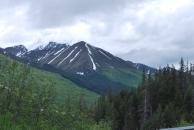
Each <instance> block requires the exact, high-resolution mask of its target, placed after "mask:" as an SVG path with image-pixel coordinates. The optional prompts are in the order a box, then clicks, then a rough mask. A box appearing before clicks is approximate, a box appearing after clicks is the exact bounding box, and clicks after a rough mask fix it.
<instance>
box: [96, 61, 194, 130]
mask: <svg viewBox="0 0 194 130" xmlns="http://www.w3.org/2000/svg"><path fill="white" fill-rule="evenodd" d="M94 111H95V115H94V118H95V119H96V121H97V122H98V121H102V120H104V121H107V122H110V124H111V127H112V130H156V129H159V128H169V127H175V126H180V125H188V124H190V123H192V122H194V65H192V64H190V65H188V63H187V64H186V65H185V64H184V61H183V59H181V62H180V69H179V70H176V69H175V67H174V66H172V67H169V66H167V67H165V68H163V69H159V70H158V71H157V72H156V73H155V74H154V75H151V74H146V73H145V72H143V76H142V83H141V84H140V85H139V87H138V88H137V89H135V90H133V91H126V90H125V91H121V92H120V93H119V94H113V93H112V92H111V89H110V90H108V91H107V94H106V95H103V96H101V97H100V98H99V100H98V102H97V103H96V106H95V109H94Z"/></svg>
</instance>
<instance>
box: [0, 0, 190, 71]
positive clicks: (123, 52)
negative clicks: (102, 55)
mask: <svg viewBox="0 0 194 130" xmlns="http://www.w3.org/2000/svg"><path fill="white" fill-rule="evenodd" d="M0 9H1V12H0V17H1V19H0V46H2V47H5V46H10V45H15V44H25V45H26V46H28V47H32V46H33V47H35V46H38V45H40V44H45V43H47V42H48V41H51V40H52V41H58V42H68V43H73V42H76V41H80V40H85V41H87V42H89V43H91V44H93V45H95V46H98V47H102V48H104V49H106V50H108V51H110V52H112V53H113V54H116V55H118V56H120V57H122V58H124V59H126V60H132V61H134V62H141V63H146V64H148V65H152V66H155V67H157V66H160V65H162V66H163V65H165V64H167V63H169V64H172V63H176V62H177V60H179V59H180V57H181V56H182V57H185V58H188V59H189V60H193V59H194V57H193V52H194V37H193V34H194V28H193V26H194V16H193V13H194V2H193V0H185V1H182V0H157V1H154V0H138V1H137V0H103V1H102V0H71V1H70V0H55V1H53V0H28V1H26V0H17V1H15V0H2V1H0Z"/></svg>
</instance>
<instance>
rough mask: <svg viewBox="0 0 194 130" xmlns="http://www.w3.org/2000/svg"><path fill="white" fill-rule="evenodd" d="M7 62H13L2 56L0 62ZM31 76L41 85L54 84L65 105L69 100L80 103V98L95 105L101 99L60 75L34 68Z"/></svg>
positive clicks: (57, 95)
mask: <svg viewBox="0 0 194 130" xmlns="http://www.w3.org/2000/svg"><path fill="white" fill-rule="evenodd" d="M5 60H10V61H11V59H9V58H7V57H5V56H3V55H0V62H4V61H5ZM31 75H32V77H33V78H34V79H33V80H36V81H37V82H38V83H39V84H46V83H47V82H52V83H53V85H54V87H55V88H56V99H57V103H65V102H66V100H67V98H68V99H70V100H71V102H72V101H73V102H78V101H79V99H80V97H82V98H83V99H84V101H85V102H86V103H93V102H94V101H95V100H96V99H97V98H98V97H99V95H98V94H96V93H94V92H92V91H89V90H87V89H84V88H82V87H80V86H78V85H76V84H75V83H73V82H72V81H70V80H68V79H65V78H64V77H61V76H60V75H59V74H55V73H51V72H47V71H43V70H39V69H36V68H32V74H31Z"/></svg>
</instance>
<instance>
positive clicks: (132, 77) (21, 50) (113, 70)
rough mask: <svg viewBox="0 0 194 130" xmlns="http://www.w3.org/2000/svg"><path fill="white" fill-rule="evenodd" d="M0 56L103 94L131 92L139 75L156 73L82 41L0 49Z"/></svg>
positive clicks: (138, 81)
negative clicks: (12, 58) (21, 61)
mask: <svg viewBox="0 0 194 130" xmlns="http://www.w3.org/2000/svg"><path fill="white" fill-rule="evenodd" d="M0 53H3V54H6V55H11V56H15V57H16V58H17V59H18V58H19V59H21V60H23V61H25V62H26V63H31V64H36V65H38V66H39V67H41V68H43V69H46V70H49V71H55V72H57V73H60V74H61V75H63V76H64V77H66V78H69V79H71V80H72V81H74V82H76V83H78V84H80V85H81V86H83V87H85V88H88V89H90V90H93V91H96V92H99V93H103V92H105V91H106V90H107V88H108V87H111V88H112V89H113V90H115V91H117V90H121V89H131V88H133V87H137V86H138V84H139V83H140V82H141V72H142V71H143V70H145V71H146V72H147V73H154V72H155V71H156V69H154V68H152V67H149V66H146V65H143V64H137V63H133V62H130V61H125V60H123V59H121V58H118V57H116V56H114V55H112V54H111V53H109V52H107V51H105V50H103V49H101V48H97V47H94V46H92V45H90V44H88V43H86V42H84V41H81V42H78V43H75V44H74V45H72V46H70V45H68V44H59V43H56V42H49V44H48V45H46V46H44V47H38V48H36V49H34V50H31V51H28V50H27V49H26V48H25V47H24V46H22V45H19V46H14V47H9V48H5V49H0Z"/></svg>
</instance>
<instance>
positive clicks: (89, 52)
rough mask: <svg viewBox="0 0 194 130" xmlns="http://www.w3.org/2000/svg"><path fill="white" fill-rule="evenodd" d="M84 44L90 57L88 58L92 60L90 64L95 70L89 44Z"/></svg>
mask: <svg viewBox="0 0 194 130" xmlns="http://www.w3.org/2000/svg"><path fill="white" fill-rule="evenodd" d="M85 46H86V48H87V50H88V55H89V57H90V60H91V62H92V65H93V70H96V68H97V67H96V64H95V63H94V59H93V58H92V56H91V55H92V52H91V51H90V48H89V46H88V44H85Z"/></svg>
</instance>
